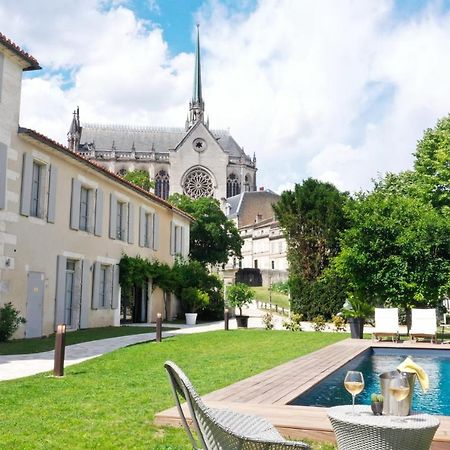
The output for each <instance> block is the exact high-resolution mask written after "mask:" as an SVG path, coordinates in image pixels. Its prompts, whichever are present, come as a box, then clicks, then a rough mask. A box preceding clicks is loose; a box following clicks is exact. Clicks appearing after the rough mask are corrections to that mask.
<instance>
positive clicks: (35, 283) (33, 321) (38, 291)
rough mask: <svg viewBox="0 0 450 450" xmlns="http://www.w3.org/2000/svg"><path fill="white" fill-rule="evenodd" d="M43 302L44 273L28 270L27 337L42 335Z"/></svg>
mask: <svg viewBox="0 0 450 450" xmlns="http://www.w3.org/2000/svg"><path fill="white" fill-rule="evenodd" d="M43 303H44V274H43V273H41V272H28V280H27V323H26V331H25V336H26V337H27V338H33V337H41V336H42V308H43Z"/></svg>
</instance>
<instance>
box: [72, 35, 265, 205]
mask: <svg viewBox="0 0 450 450" xmlns="http://www.w3.org/2000/svg"><path fill="white" fill-rule="evenodd" d="M67 137H68V146H69V148H70V149H71V150H73V151H74V152H76V153H78V154H80V155H81V156H83V157H85V158H87V159H89V160H94V161H95V162H96V163H97V164H99V165H101V166H103V167H104V168H106V169H108V170H109V171H111V172H114V173H116V174H118V175H124V174H125V173H126V172H127V171H131V170H145V171H148V173H149V176H150V179H151V180H154V182H155V188H154V193H155V194H156V195H157V196H159V197H161V198H163V199H165V200H166V199H167V198H168V196H169V195H170V194H173V193H180V194H185V195H188V196H190V197H192V198H199V197H205V196H209V197H214V198H216V199H218V200H221V199H224V198H228V197H232V196H235V195H238V194H240V193H241V192H250V191H256V171H257V168H256V158H255V156H253V158H251V157H250V156H248V155H247V154H246V153H245V152H244V150H243V148H242V147H240V146H239V145H238V143H237V142H236V141H235V140H234V139H233V137H232V136H231V135H230V133H229V131H226V130H212V129H210V128H209V119H208V120H205V102H204V101H203V97H202V80H201V64H200V39H199V30H198V28H197V42H196V51H195V69H194V88H193V94H192V99H191V101H190V103H189V114H188V116H187V119H186V124H185V127H184V128H164V127H140V126H136V127H129V126H121V125H97V124H89V123H82V122H81V121H80V112H79V110H78V109H77V111H76V112H74V116H73V120H72V124H71V126H70V130H69V132H68V134H67Z"/></svg>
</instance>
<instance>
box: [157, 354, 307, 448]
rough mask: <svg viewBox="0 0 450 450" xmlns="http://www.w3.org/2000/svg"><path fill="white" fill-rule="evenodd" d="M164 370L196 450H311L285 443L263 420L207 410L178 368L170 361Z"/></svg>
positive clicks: (184, 425)
mask: <svg viewBox="0 0 450 450" xmlns="http://www.w3.org/2000/svg"><path fill="white" fill-rule="evenodd" d="M164 367H165V368H166V370H167V373H168V375H169V380H170V383H171V385H172V391H173V395H174V397H175V402H176V405H177V408H178V412H179V414H180V418H181V421H182V423H183V427H184V429H185V431H186V433H187V435H188V437H189V440H190V441H191V443H192V446H193V448H194V449H195V450H282V449H291V448H301V449H309V450H311V447H310V446H309V445H307V444H305V443H303V442H294V441H286V440H285V439H284V438H283V437H282V436H281V435H280V434H279V433H278V431H277V430H276V429H275V427H274V426H273V425H272V424H271V423H270V422H268V421H267V420H265V419H263V418H262V417H258V416H252V415H247V414H241V413H236V412H233V411H228V410H219V409H213V408H208V407H207V406H206V405H205V404H204V403H203V402H202V400H201V398H200V396H199V395H198V394H197V392H196V391H195V389H194V387H193V386H192V384H191V382H190V381H189V379H188V378H187V376H186V375H185V374H184V373H183V371H182V370H181V369H180V368H179V367H178V366H177V365H176V364H174V363H173V362H171V361H167V362H166V363H165V364H164ZM181 400H186V403H187V406H188V408H189V413H190V415H191V419H192V427H193V430H194V431H195V433H196V435H197V438H195V437H194V434H193V432H192V431H191V428H190V427H189V424H188V422H187V420H186V416H185V415H184V412H183V409H182V407H181V402H180V401H181Z"/></svg>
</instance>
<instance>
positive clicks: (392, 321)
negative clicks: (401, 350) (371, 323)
mask: <svg viewBox="0 0 450 450" xmlns="http://www.w3.org/2000/svg"><path fill="white" fill-rule="evenodd" d="M399 332H400V330H399V326H398V308H375V329H374V330H373V331H372V339H373V338H376V339H379V338H380V337H383V336H391V337H392V340H393V341H394V339H395V340H398V337H399Z"/></svg>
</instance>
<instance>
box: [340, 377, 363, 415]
mask: <svg viewBox="0 0 450 450" xmlns="http://www.w3.org/2000/svg"><path fill="white" fill-rule="evenodd" d="M344 387H345V389H347V392H348V393H349V394H351V395H352V414H353V415H354V414H355V397H356V396H357V395H358V394H359V393H360V392H362V390H363V389H364V377H363V374H362V373H361V372H355V371H353V370H349V371H348V372H347V375H345V379H344Z"/></svg>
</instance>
